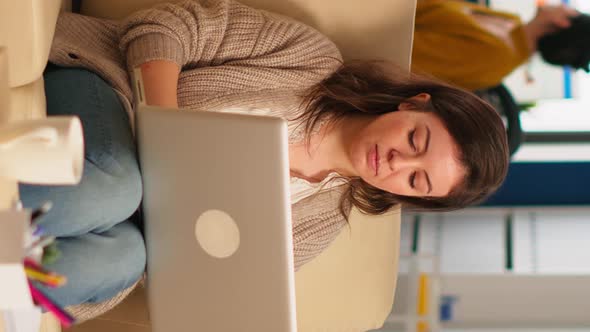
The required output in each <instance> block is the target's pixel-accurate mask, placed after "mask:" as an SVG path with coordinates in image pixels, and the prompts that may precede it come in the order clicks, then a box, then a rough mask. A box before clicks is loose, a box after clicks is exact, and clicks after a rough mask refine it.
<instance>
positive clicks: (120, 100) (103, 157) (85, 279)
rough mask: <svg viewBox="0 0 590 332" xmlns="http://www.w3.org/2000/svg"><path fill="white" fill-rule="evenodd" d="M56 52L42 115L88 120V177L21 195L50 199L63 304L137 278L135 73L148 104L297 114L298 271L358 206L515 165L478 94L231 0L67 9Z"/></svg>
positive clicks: (468, 182) (463, 192) (420, 204)
mask: <svg viewBox="0 0 590 332" xmlns="http://www.w3.org/2000/svg"><path fill="white" fill-rule="evenodd" d="M50 61H51V62H52V63H53V64H55V65H52V66H51V67H50V68H48V70H47V71H46V74H45V83H46V92H47V108H48V113H49V114H75V115H78V116H79V117H80V118H81V120H82V123H83V126H84V130H85V141H86V162H85V170H84V175H83V178H82V180H81V183H80V184H79V185H78V186H75V187H41V186H21V188H20V190H21V197H22V199H23V202H24V203H25V205H26V206H29V207H30V206H36V205H39V204H40V203H41V202H42V201H44V200H52V201H53V202H54V208H53V209H52V210H51V212H50V213H49V214H48V215H47V217H46V220H45V222H44V226H45V229H46V231H47V232H48V233H49V234H51V235H54V236H56V237H58V238H59V239H60V242H59V246H60V249H61V251H62V258H61V259H60V260H58V261H57V263H55V264H54V265H53V266H51V268H52V269H54V270H57V271H58V272H61V273H63V274H65V275H67V276H68V278H69V282H68V284H67V286H66V287H64V288H59V289H54V290H52V289H45V290H46V291H47V292H48V293H49V294H50V295H52V296H53V297H54V298H55V299H56V300H57V301H58V302H59V303H60V304H62V305H73V304H79V303H96V302H101V301H105V300H107V299H110V298H111V297H113V296H115V295H116V294H117V293H118V292H119V291H121V290H123V289H126V288H127V287H129V286H130V285H132V284H133V283H134V282H135V281H137V280H138V279H139V278H140V277H141V275H142V273H143V271H144V265H145V249H144V243H143V239H142V237H141V234H140V232H139V230H138V229H137V227H136V226H135V225H134V223H133V222H132V220H131V219H130V218H131V216H132V215H133V213H134V211H136V209H137V207H138V205H139V203H140V200H141V197H142V186H141V176H140V173H139V170H138V165H137V160H136V158H135V151H136V149H135V144H134V140H133V133H132V126H131V125H130V123H132V122H130V120H132V118H133V113H132V111H131V107H130V105H131V103H132V93H131V88H130V86H129V74H128V73H129V72H130V71H131V70H132V69H133V68H140V69H141V71H142V76H143V79H144V87H145V92H146V97H147V102H148V103H149V104H154V105H162V106H179V107H181V108H183V111H228V110H231V111H241V112H255V113H256V114H267V115H273V116H280V117H283V118H285V119H288V120H290V121H289V123H290V125H289V126H290V146H289V154H290V169H291V174H292V181H291V182H292V203H293V209H292V211H293V236H294V255H295V268H296V269H298V268H299V267H301V266H302V265H303V264H305V263H306V262H308V261H310V260H311V259H313V258H314V257H315V256H317V255H318V254H319V253H320V252H322V251H323V250H324V249H325V248H326V247H327V246H328V245H329V244H330V242H331V241H332V240H333V239H334V238H335V237H336V235H337V234H338V232H339V231H340V229H341V228H342V227H344V226H345V225H346V216H347V214H348V212H349V211H350V209H351V207H352V206H356V207H358V208H359V209H360V210H362V211H363V212H365V213H368V214H379V213H382V212H384V211H386V210H388V209H389V208H391V207H392V206H394V205H396V204H404V205H405V206H410V207H416V208H422V209H427V210H447V209H456V208H461V207H464V206H466V205H469V204H472V203H475V202H478V201H480V200H481V199H483V198H484V197H486V196H487V195H488V194H490V193H491V192H493V191H494V190H495V189H496V188H498V186H499V185H500V183H501V182H502V180H503V179H504V177H505V175H506V172H507V164H508V152H507V151H508V150H507V143H506V137H505V131H504V127H503V124H502V122H501V120H500V118H499V116H498V115H496V113H495V112H494V110H493V109H492V108H491V107H490V106H489V105H488V104H486V103H484V102H482V101H481V100H480V99H478V98H477V97H475V96H474V95H472V94H471V93H468V92H465V91H462V90H459V89H456V88H452V87H449V86H446V85H442V84H438V83H434V82H431V81H428V80H423V79H420V78H417V77H411V76H409V75H407V74H401V73H400V72H398V71H396V70H395V69H393V67H392V66H390V65H387V64H383V63H378V62H350V63H344V64H342V61H341V60H340V55H339V53H338V50H337V49H336V47H335V46H334V45H333V44H332V43H331V42H330V41H329V40H327V39H326V38H325V37H324V36H322V35H321V34H319V33H318V32H317V31H315V30H313V29H311V28H309V27H307V26H305V25H303V24H301V23H298V22H296V21H293V20H291V19H288V18H285V17H282V16H279V15H275V14H271V13H267V12H264V11H259V10H255V9H252V8H249V7H246V6H244V5H241V4H239V3H237V2H235V1H232V0H211V1H204V0H203V1H185V2H182V3H179V4H165V5H161V6H159V7H156V8H153V9H149V10H145V11H141V12H138V13H136V14H134V15H132V16H131V17H129V18H128V19H126V20H125V21H124V22H114V21H106V20H100V19H95V18H90V17H84V16H80V15H74V14H64V15H63V16H61V17H60V19H59V21H58V24H57V30H56V34H55V39H54V43H53V48H52V52H51V55H50ZM171 148H174V147H171ZM195 171H198V170H195ZM163 222H174V220H165V221H163Z"/></svg>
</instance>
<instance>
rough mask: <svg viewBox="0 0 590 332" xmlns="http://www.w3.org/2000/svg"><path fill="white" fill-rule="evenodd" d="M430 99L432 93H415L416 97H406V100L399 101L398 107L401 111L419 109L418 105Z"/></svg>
mask: <svg viewBox="0 0 590 332" xmlns="http://www.w3.org/2000/svg"><path fill="white" fill-rule="evenodd" d="M429 101H430V94H428V93H426V92H423V93H420V94H417V95H415V96H414V97H410V98H408V99H406V101H402V102H401V103H399V106H398V107H397V109H398V110H400V111H411V110H415V109H417V108H418V107H417V105H420V104H425V103H427V102H429Z"/></svg>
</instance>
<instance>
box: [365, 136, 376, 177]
mask: <svg viewBox="0 0 590 332" xmlns="http://www.w3.org/2000/svg"><path fill="white" fill-rule="evenodd" d="M367 159H368V160H367V161H368V164H369V167H371V169H372V170H373V171H374V172H375V176H377V174H379V149H378V148H377V144H375V148H374V149H371V151H370V152H369V155H368V156H367Z"/></svg>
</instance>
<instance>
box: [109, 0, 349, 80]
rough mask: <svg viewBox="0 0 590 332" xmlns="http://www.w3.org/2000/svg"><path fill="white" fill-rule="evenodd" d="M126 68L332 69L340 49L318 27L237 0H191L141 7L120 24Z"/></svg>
mask: <svg viewBox="0 0 590 332" xmlns="http://www.w3.org/2000/svg"><path fill="white" fill-rule="evenodd" d="M120 29H121V31H120V34H121V41H120V48H121V50H122V52H123V54H125V55H126V57H127V66H128V68H133V67H136V66H138V65H140V64H142V63H144V62H147V61H151V60H169V61H173V62H175V63H177V64H178V65H179V66H180V67H181V68H183V69H192V68H198V67H210V66H220V65H227V66H248V67H250V68H255V67H259V68H266V69H268V68H275V69H284V70H300V71H316V74H317V72H318V71H319V72H322V73H321V74H325V73H323V72H325V71H326V70H327V68H330V69H332V70H333V68H334V67H335V61H334V60H335V59H340V54H339V51H338V49H337V48H336V47H335V45H334V44H333V43H332V42H331V41H329V40H328V39H327V38H326V37H325V36H323V35H322V34H320V33H319V32H317V31H316V30H314V29H312V28H310V27H308V26H306V25H304V24H302V23H299V22H297V21H294V20H291V19H289V18H286V17H283V16H280V15H276V14H272V13H269V12H265V11H262V10H257V9H254V8H250V7H247V6H245V5H242V4H240V3H238V2H236V1H233V0H188V1H182V2H179V3H166V4H161V5H159V6H156V7H154V8H151V9H147V10H143V11H139V12H137V13H135V14H132V15H131V16H130V17H128V18H127V19H126V20H125V21H124V22H123V23H122V24H121V26H120Z"/></svg>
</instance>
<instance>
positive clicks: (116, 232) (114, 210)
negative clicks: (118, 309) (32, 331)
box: [19, 65, 146, 306]
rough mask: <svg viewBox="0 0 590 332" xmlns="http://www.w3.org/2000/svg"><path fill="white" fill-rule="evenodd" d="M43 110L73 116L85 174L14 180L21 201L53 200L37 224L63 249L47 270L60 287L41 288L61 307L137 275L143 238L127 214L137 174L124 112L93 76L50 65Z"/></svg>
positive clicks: (101, 294)
mask: <svg viewBox="0 0 590 332" xmlns="http://www.w3.org/2000/svg"><path fill="white" fill-rule="evenodd" d="M44 79H45V93H46V96H47V114H48V115H76V116H78V117H79V118H80V120H81V121H82V127H83V130H84V141H85V160H84V173H83V175H82V180H81V182H80V183H79V184H78V185H77V186H35V185H21V186H20V188H19V190H20V195H21V200H22V202H23V204H24V206H25V207H27V208H35V207H38V206H39V205H41V204H42V202H44V201H47V200H49V201H52V202H53V208H52V209H51V211H49V213H48V214H47V215H46V216H44V217H43V219H42V222H41V225H42V227H43V229H44V231H45V233H46V234H47V235H53V236H56V237H57V238H58V242H57V244H58V248H59V249H60V251H61V253H62V255H61V257H60V258H59V259H58V260H57V262H55V263H54V264H52V265H50V266H48V268H49V269H51V270H54V271H56V272H58V273H62V274H64V275H66V276H67V278H68V283H67V285H66V286H64V287H62V288H57V289H49V288H44V287H41V288H42V290H43V291H45V292H46V293H47V294H48V295H49V296H50V297H51V298H52V299H54V300H55V301H56V302H57V303H58V304H60V305H62V306H68V305H75V304H80V303H87V302H101V301H104V300H106V299H109V298H110V297H112V296H114V295H116V294H117V293H118V292H119V291H121V290H123V289H125V288H127V287H129V286H130V285H132V284H133V283H134V282H135V281H137V280H138V279H139V278H140V277H141V275H142V273H143V271H144V269H145V264H146V253H145V244H144V240H143V237H142V234H141V232H140V231H139V229H138V227H137V226H136V225H135V224H134V223H133V222H132V220H131V218H132V216H133V215H134V212H135V211H136V210H137V209H138V207H139V204H140V202H141V197H142V182H141V174H140V171H139V166H138V162H137V156H136V147H135V141H134V137H133V133H132V131H131V126H130V124H129V119H128V116H127V113H126V111H125V109H124V107H123V105H122V104H121V102H120V100H119V98H118V97H117V94H116V93H115V91H113V89H112V88H111V87H110V86H109V85H108V84H107V83H105V82H104V81H103V80H102V79H101V78H100V77H99V76H98V75H96V74H94V73H91V72H89V71H86V70H83V69H77V68H60V67H56V66H52V65H50V66H49V67H48V68H47V69H46V71H45V74H44Z"/></svg>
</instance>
